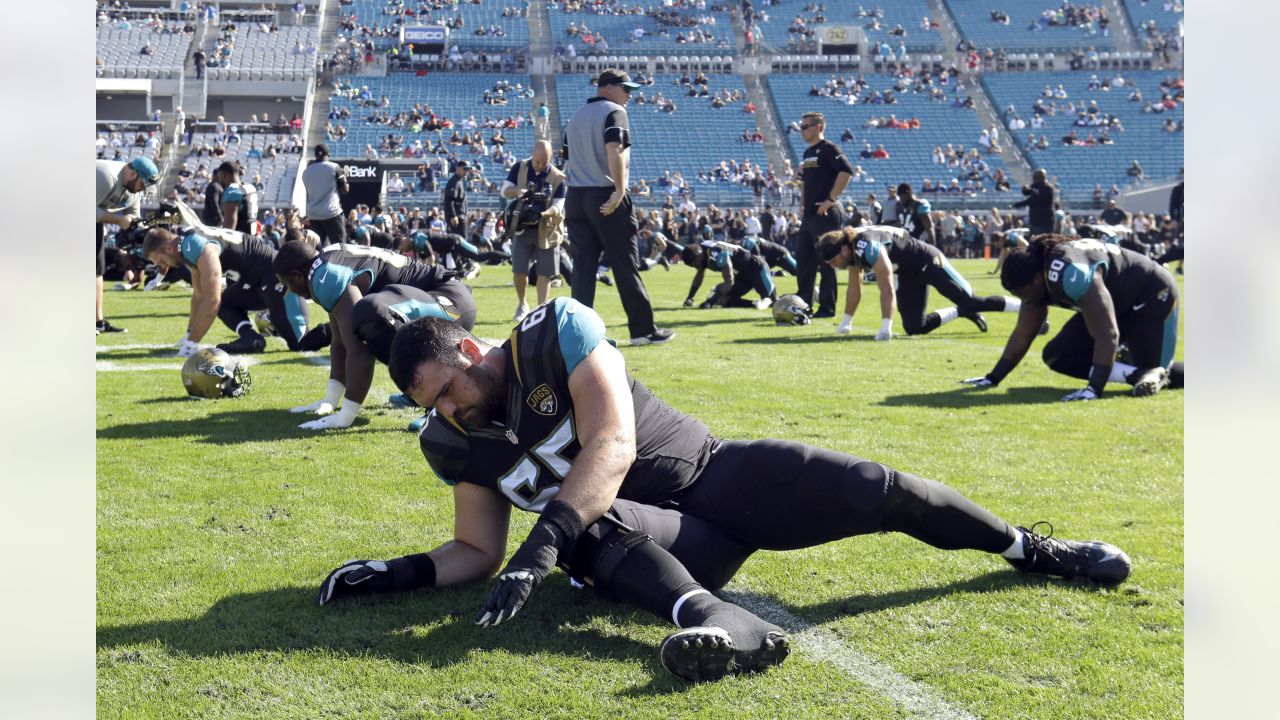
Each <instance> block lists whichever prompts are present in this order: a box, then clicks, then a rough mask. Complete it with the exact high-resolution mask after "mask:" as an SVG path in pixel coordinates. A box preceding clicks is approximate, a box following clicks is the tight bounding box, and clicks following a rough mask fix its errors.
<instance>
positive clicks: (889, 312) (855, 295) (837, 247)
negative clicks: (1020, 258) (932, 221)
mask: <svg viewBox="0 0 1280 720" xmlns="http://www.w3.org/2000/svg"><path fill="white" fill-rule="evenodd" d="M818 242H819V248H818V251H819V254H820V255H821V256H822V259H823V260H825V261H826V262H827V263H828V264H830V265H831V266H832V267H835V268H837V269H845V268H848V270H849V280H848V288H847V289H846V291H845V300H844V319H842V320H841V321H840V325H839V326H838V327H837V328H836V332H838V333H840V334H842V335H843V334H845V333H848V332H849V331H850V330H851V329H852V326H853V313H854V312H855V311H856V310H857V309H858V304H859V303H860V302H861V301H862V272H863V271H864V270H873V271H875V275H876V284H877V285H879V287H880V316H881V320H880V332H878V333H876V340H889V339H891V338H892V337H893V331H892V329H891V326H892V324H893V307H894V300H895V298H896V300H897V306H898V312H899V313H900V314H901V315H902V327H903V329H905V330H906V331H907V334H908V335H923V334H925V333H929V332H933V331H934V330H937V329H938V328H939V327H941V326H942V325H945V324H946V323H949V322H951V321H952V320H955V319H956V318H957V317H963V318H966V319H968V320H970V321H972V322H973V324H974V325H977V326H978V329H979V330H981V331H982V332H986V331H987V321H986V319H985V318H983V317H982V313H981V312H979V311H981V310H991V311H996V312H1017V311H1018V307H1019V306H1020V305H1021V303H1020V301H1019V300H1018V299H1017V298H1012V297H1005V296H1002V295H992V296H990V297H978V296H977V295H974V294H973V287H972V286H970V285H969V283H968V281H966V280H965V279H964V278H963V277H962V276H961V275H960V273H958V272H956V270H955V268H953V267H951V263H949V262H947V259H946V258H945V257H943V255H942V252H941V251H940V250H938V248H936V247H934V246H932V245H927V244H925V243H923V242H921V241H920V240H917V239H915V238H913V237H911V236H910V235H909V234H907V231H906V230H903V229H902V228H898V227H891V226H888V225H866V226H863V227H856V228H852V227H847V228H841V229H840V230H835V231H833V232H829V233H826V234H825V235H823V236H822V237H821V238H820V239H819V241H818ZM895 275H897V278H898V289H897V291H896V294H895V291H894V288H893V279H894V276H895ZM930 287H933V288H936V289H937V290H938V292H940V293H942V296H943V297H945V298H947V299H948V300H950V301H951V302H953V303H955V304H956V306H955V307H949V308H943V309H941V310H935V311H933V312H931V313H928V314H925V307H927V305H928V301H929V288H930Z"/></svg>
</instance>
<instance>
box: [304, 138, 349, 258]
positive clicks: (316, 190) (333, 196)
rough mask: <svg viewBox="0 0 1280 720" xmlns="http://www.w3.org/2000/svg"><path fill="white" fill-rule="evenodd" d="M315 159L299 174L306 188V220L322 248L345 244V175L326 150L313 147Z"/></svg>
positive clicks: (318, 146) (321, 146) (321, 145)
mask: <svg viewBox="0 0 1280 720" xmlns="http://www.w3.org/2000/svg"><path fill="white" fill-rule="evenodd" d="M315 153H316V159H315V161H314V162H312V163H311V164H310V165H308V166H307V169H306V170H303V171H302V185H303V187H305V188H306V189H307V221H308V223H309V224H310V226H311V229H312V230H315V231H316V234H317V235H319V236H320V242H321V244H323V245H328V244H331V243H340V242H346V235H347V233H346V223H344V222H343V221H342V200H341V199H340V198H339V195H345V194H346V193H347V174H346V173H345V172H344V171H343V170H342V168H341V167H339V165H338V164H337V163H335V162H332V161H330V160H329V148H327V147H325V146H324V144H320V145H316V150H315Z"/></svg>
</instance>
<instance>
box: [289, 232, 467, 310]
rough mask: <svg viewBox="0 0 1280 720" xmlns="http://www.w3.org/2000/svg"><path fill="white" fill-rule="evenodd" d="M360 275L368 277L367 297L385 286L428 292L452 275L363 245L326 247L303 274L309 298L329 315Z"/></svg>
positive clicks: (397, 254) (383, 250)
mask: <svg viewBox="0 0 1280 720" xmlns="http://www.w3.org/2000/svg"><path fill="white" fill-rule="evenodd" d="M361 275H368V276H369V287H368V289H367V290H365V292H364V294H366V295H371V294H373V293H376V292H378V291H380V290H382V289H383V288H385V287H387V286H388V285H411V286H413V287H416V288H418V289H419V290H427V291H431V290H434V289H436V288H437V287H439V286H440V285H441V284H443V283H444V282H446V281H448V280H449V279H450V278H452V277H453V275H452V274H451V273H449V272H447V271H446V270H444V269H442V268H440V267H438V266H435V265H427V264H425V263H420V262H418V261H416V260H410V259H409V258H407V257H405V256H404V255H401V254H399V253H397V252H392V251H391V250H387V249H385V248H378V247H367V246H364V245H329V246H326V247H324V248H322V249H321V250H320V255H319V256H317V257H316V259H315V260H313V261H312V263H311V267H310V268H309V269H308V271H307V284H308V285H309V286H310V288H311V298H312V299H313V300H315V301H316V302H317V303H319V304H320V307H322V308H324V309H325V310H326V311H330V312H332V311H333V308H334V306H335V305H337V304H338V300H339V299H340V298H341V297H342V294H343V292H344V291H346V289H347V286H348V285H350V284H351V283H353V282H355V281H356V279H357V278H359V277H360V276H361Z"/></svg>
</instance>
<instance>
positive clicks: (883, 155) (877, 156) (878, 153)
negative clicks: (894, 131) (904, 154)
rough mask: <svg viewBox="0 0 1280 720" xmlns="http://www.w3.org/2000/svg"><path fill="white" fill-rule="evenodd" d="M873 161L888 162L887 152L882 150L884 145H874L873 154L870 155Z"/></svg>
mask: <svg viewBox="0 0 1280 720" xmlns="http://www.w3.org/2000/svg"><path fill="white" fill-rule="evenodd" d="M871 158H872V159H873V160H888V159H889V151H888V150H885V149H884V145H876V149H875V152H873V153H871Z"/></svg>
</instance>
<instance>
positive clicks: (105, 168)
mask: <svg viewBox="0 0 1280 720" xmlns="http://www.w3.org/2000/svg"><path fill="white" fill-rule="evenodd" d="M97 175H98V214H97V220H98V227H97V232H98V242H97V245H98V247H97V251H98V252H97V254H98V267H97V270H98V272H97V273H96V274H97V278H98V282H97V291H96V293H97V294H96V300H97V308H96V310H97V313H96V314H97V318H96V319H97V322H96V323H95V330H96V331H95V332H94V334H95V335H97V334H98V333H104V332H127V331H126V330H125V329H124V328H121V327H116V326H115V325H112V324H111V323H109V322H107V320H106V319H105V318H103V317H102V273H103V272H104V271H105V270H106V268H107V255H106V249H107V228H106V226H107V225H116V226H118V227H119V228H120V229H121V230H128V229H129V228H131V227H133V223H134V222H136V221H137V220H138V218H139V217H141V216H142V192H143V191H144V190H146V189H147V188H148V187H150V186H152V185H155V184H156V181H157V180H159V179H160V170H159V169H158V168H157V167H156V164H155V163H154V162H151V160H150V159H149V158H145V157H136V158H134V159H132V160H130V161H129V164H127V165H126V164H124V163H121V162H116V161H114V160H99V161H98V168H97Z"/></svg>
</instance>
